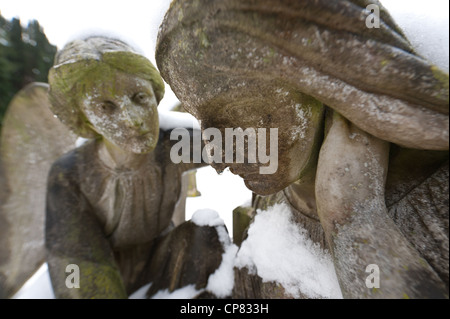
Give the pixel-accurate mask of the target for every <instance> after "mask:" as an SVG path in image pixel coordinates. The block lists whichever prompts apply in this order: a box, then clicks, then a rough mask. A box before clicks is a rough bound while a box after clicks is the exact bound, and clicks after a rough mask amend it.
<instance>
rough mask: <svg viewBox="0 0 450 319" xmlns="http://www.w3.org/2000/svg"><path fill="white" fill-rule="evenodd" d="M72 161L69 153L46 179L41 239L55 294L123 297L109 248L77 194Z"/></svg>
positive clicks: (72, 296)
mask: <svg viewBox="0 0 450 319" xmlns="http://www.w3.org/2000/svg"><path fill="white" fill-rule="evenodd" d="M74 160H75V156H74V155H73V153H69V154H68V155H65V156H63V157H62V158H61V159H59V160H58V161H57V162H55V164H53V166H52V169H51V171H50V174H49V179H48V192H47V205H46V234H45V239H46V251H47V261H48V265H49V270H50V277H51V280H52V285H53V289H54V292H55V296H56V297H57V298H127V294H126V292H125V288H124V285H123V283H122V280H121V277H120V272H119V269H118V267H117V266H116V264H115V261H114V256H113V252H112V249H111V247H110V245H109V243H108V241H107V239H106V238H105V235H104V234H103V231H102V228H101V226H100V224H99V222H98V220H97V218H96V216H95V215H94V213H93V212H92V210H91V209H90V206H89V204H88V202H87V200H86V199H85V198H84V196H83V195H82V193H81V192H80V189H79V185H78V183H77V179H76V176H77V170H76V169H74V167H75V164H74ZM69 265H70V266H69ZM74 265H75V266H74ZM68 266H69V268H67V267H68ZM74 267H76V268H77V269H78V270H79V288H77V286H78V285H77V279H78V278H75V277H74V276H77V275H78V274H77V273H75V270H74V269H76V268H74Z"/></svg>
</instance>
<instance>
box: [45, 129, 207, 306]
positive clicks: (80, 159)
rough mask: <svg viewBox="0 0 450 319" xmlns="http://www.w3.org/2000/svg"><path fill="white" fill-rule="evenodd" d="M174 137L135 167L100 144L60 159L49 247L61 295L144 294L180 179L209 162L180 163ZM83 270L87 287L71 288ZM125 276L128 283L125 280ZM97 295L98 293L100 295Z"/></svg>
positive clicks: (51, 196) (50, 204)
mask: <svg viewBox="0 0 450 319" xmlns="http://www.w3.org/2000/svg"><path fill="white" fill-rule="evenodd" d="M173 143H175V142H171V141H170V140H169V133H168V132H164V131H161V133H160V140H159V142H158V145H157V147H156V149H155V150H154V151H153V152H152V153H150V154H146V155H142V156H139V157H138V158H137V160H136V161H135V162H134V163H133V164H132V166H131V167H119V166H117V164H116V163H115V162H114V160H113V159H112V158H111V157H110V155H109V153H108V152H107V151H106V150H105V148H104V147H101V145H102V142H101V141H98V140H97V141H91V142H89V143H87V144H85V145H83V146H82V147H79V148H77V149H75V150H73V151H71V152H69V153H67V154H66V155H64V156H62V157H61V158H60V159H59V160H57V161H56V162H55V163H54V165H53V166H52V169H51V171H50V174H49V181H48V194H47V220H46V249H47V257H48V258H47V259H48V263H49V268H50V275H51V278H52V283H53V285H54V289H55V293H56V295H57V297H86V296H91V295H92V294H93V295H95V296H100V297H104V296H108V297H126V296H124V295H123V292H124V287H123V285H125V290H126V291H127V293H130V292H132V290H133V289H136V288H139V285H142V284H144V283H141V282H139V274H140V273H141V272H142V270H143V268H144V266H145V265H146V263H147V261H148V259H149V257H150V255H151V251H152V250H153V248H154V247H153V246H154V243H155V239H157V238H158V236H161V235H164V233H167V231H168V230H170V229H171V227H173V226H172V223H171V219H172V215H173V211H174V208H175V206H176V204H177V202H178V200H179V198H180V191H181V176H182V174H183V173H184V172H185V171H186V170H189V169H192V168H195V167H199V166H202V165H204V164H174V163H173V162H172V161H171V160H170V157H169V154H170V148H171V146H172V144H173ZM69 264H77V265H78V266H79V268H80V272H81V283H80V286H81V289H67V288H66V285H65V284H66V282H65V280H66V277H67V275H68V274H66V273H65V268H66V266H67V265H69ZM121 278H122V279H121ZM94 292H95V293H94Z"/></svg>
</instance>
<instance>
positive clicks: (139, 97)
mask: <svg viewBox="0 0 450 319" xmlns="http://www.w3.org/2000/svg"><path fill="white" fill-rule="evenodd" d="M149 99H150V96H149V95H148V94H146V93H143V92H139V93H136V94H135V95H133V102H135V103H137V104H140V105H143V104H146V103H147V102H148V101H149Z"/></svg>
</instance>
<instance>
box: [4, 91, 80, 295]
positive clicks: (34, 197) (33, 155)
mask: <svg viewBox="0 0 450 319" xmlns="http://www.w3.org/2000/svg"><path fill="white" fill-rule="evenodd" d="M47 91H48V85H47V84H44V83H33V84H30V85H29V86H27V87H26V88H25V89H23V90H22V91H20V92H19V93H18V94H17V95H16V96H15V98H14V99H13V101H12V102H11V104H10V106H9V108H8V113H7V115H6V117H5V120H4V122H3V123H4V124H3V129H2V135H1V144H0V145H1V146H0V147H1V149H0V188H1V189H0V298H8V297H10V296H11V295H12V294H13V293H14V292H16V291H17V290H18V289H19V288H20V287H21V286H22V285H23V284H24V283H25V281H26V280H27V279H28V278H29V277H30V276H31V275H32V274H33V273H34V272H35V271H36V270H37V269H38V267H39V266H40V265H41V264H42V263H43V262H44V258H45V254H44V219H45V197H46V196H45V195H46V185H47V174H48V171H49V169H50V166H51V164H52V163H53V161H54V160H55V159H57V158H58V157H59V156H61V155H62V154H63V153H64V152H66V151H68V150H69V149H71V148H73V147H74V145H75V139H76V137H75V136H74V135H73V134H72V133H70V132H69V130H68V129H67V128H66V127H65V126H64V125H63V124H61V123H60V122H59V121H58V120H57V119H55V118H54V116H53V113H52V112H51V111H50V108H49V101H48V98H47Z"/></svg>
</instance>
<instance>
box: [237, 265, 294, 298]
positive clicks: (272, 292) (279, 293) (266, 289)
mask: <svg viewBox="0 0 450 319" xmlns="http://www.w3.org/2000/svg"><path fill="white" fill-rule="evenodd" d="M234 277H235V279H234V289H233V299H293V297H292V296H291V295H290V294H288V293H286V291H285V290H284V288H283V286H282V285H280V284H278V283H276V282H263V280H262V279H261V277H259V276H258V275H256V274H251V273H249V271H248V269H247V268H242V269H237V268H235V269H234Z"/></svg>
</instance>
